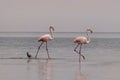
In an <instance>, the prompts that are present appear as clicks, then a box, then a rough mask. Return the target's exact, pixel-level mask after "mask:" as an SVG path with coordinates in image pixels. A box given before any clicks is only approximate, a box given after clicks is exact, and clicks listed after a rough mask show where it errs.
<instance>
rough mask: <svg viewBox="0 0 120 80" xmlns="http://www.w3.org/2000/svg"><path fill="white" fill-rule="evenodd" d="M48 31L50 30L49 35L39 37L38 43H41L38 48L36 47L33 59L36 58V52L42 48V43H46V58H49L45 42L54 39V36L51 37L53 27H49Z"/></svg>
mask: <svg viewBox="0 0 120 80" xmlns="http://www.w3.org/2000/svg"><path fill="white" fill-rule="evenodd" d="M49 30H50V34H45V35H43V36H41V37H40V38H39V39H38V42H41V44H40V46H39V47H38V50H37V53H36V55H35V58H37V55H38V52H39V50H40V47H41V46H42V44H43V43H44V42H45V43H46V51H47V55H48V58H50V55H49V52H48V45H47V41H49V40H52V39H53V38H54V36H53V31H54V27H53V26H50V27H49Z"/></svg>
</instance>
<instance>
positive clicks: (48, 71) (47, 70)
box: [39, 60, 52, 80]
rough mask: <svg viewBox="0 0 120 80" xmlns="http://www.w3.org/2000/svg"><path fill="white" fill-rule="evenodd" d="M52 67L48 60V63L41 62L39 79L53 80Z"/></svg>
mask: <svg viewBox="0 0 120 80" xmlns="http://www.w3.org/2000/svg"><path fill="white" fill-rule="evenodd" d="M51 76H52V67H51V63H50V62H49V60H46V62H39V77H40V80H41V78H42V80H52V79H51Z"/></svg>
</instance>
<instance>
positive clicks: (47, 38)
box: [38, 34, 53, 42]
mask: <svg viewBox="0 0 120 80" xmlns="http://www.w3.org/2000/svg"><path fill="white" fill-rule="evenodd" d="M52 39H53V38H52V36H51V35H50V34H45V35H43V36H41V37H40V38H39V39H38V42H40V41H43V42H46V41H49V40H52Z"/></svg>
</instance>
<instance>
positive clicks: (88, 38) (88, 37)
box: [86, 31, 90, 43]
mask: <svg viewBox="0 0 120 80" xmlns="http://www.w3.org/2000/svg"><path fill="white" fill-rule="evenodd" d="M86 34H87V43H89V42H90V36H89V33H88V31H86Z"/></svg>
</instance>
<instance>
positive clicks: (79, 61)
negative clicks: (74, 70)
mask: <svg viewBox="0 0 120 80" xmlns="http://www.w3.org/2000/svg"><path fill="white" fill-rule="evenodd" d="M81 48H82V44H80V49H79V62H81Z"/></svg>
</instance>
